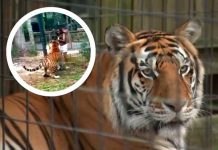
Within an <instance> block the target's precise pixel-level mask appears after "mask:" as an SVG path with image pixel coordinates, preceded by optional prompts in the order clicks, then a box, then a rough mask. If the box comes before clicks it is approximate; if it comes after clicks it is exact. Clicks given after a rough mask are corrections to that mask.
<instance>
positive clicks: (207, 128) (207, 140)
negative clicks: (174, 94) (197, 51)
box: [203, 0, 212, 149]
mask: <svg viewBox="0 0 218 150" xmlns="http://www.w3.org/2000/svg"><path fill="white" fill-rule="evenodd" d="M203 3H204V11H205V13H204V14H205V16H204V27H205V29H204V31H205V32H204V37H206V39H204V47H205V51H206V52H205V56H206V57H207V58H206V59H208V58H210V57H211V52H210V49H209V46H210V45H209V44H210V43H209V35H208V34H210V33H209V32H210V30H209V25H208V17H209V15H208V12H209V4H208V0H204V1H203ZM207 63H208V65H210V66H209V67H207V71H208V75H207V78H206V83H205V92H206V93H208V94H209V95H210V93H211V86H210V82H211V77H212V74H211V73H212V69H211V63H212V62H211V59H209V60H207ZM210 103H211V102H209V106H207V109H208V108H210V106H211V104H210ZM209 111H210V113H212V112H211V110H210V109H209ZM210 127H211V117H210V116H207V117H206V121H205V137H207V138H205V139H204V141H205V143H204V144H205V145H204V146H205V147H207V148H208V149H211V148H210V141H211V131H210V130H211V129H210Z"/></svg>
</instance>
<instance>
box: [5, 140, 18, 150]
mask: <svg viewBox="0 0 218 150" xmlns="http://www.w3.org/2000/svg"><path fill="white" fill-rule="evenodd" d="M6 144H7V146H8V147H9V149H10V150H16V149H15V148H14V147H13V146H12V145H11V144H10V143H9V142H8V141H6Z"/></svg>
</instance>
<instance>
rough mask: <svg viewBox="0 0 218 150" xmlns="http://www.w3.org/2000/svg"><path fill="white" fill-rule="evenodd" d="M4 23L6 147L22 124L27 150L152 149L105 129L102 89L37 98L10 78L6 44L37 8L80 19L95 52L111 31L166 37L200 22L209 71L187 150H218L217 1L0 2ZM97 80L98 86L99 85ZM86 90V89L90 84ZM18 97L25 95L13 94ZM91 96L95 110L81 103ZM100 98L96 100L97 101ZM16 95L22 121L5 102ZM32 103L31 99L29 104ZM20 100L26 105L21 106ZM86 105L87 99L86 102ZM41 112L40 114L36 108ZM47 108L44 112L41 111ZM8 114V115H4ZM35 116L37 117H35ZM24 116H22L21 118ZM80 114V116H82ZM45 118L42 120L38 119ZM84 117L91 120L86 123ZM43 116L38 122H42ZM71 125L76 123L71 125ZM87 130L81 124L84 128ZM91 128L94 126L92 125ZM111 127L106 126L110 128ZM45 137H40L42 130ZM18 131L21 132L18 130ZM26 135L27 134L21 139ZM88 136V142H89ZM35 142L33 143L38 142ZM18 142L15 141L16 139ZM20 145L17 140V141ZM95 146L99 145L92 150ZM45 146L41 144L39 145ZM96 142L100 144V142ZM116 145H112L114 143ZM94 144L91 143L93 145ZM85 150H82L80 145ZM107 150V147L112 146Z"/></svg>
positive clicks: (1, 75) (0, 82) (0, 76)
mask: <svg viewBox="0 0 218 150" xmlns="http://www.w3.org/2000/svg"><path fill="white" fill-rule="evenodd" d="M0 6H1V9H0V10H1V14H0V15H1V17H0V31H1V32H0V58H1V60H0V93H1V113H0V114H1V128H2V129H1V133H2V134H1V136H2V138H1V139H2V143H6V142H7V139H6V136H5V134H9V133H8V132H9V131H8V128H7V127H8V126H10V127H12V128H13V129H14V128H16V123H17V122H19V123H20V124H23V125H24V126H25V129H23V130H22V131H16V132H15V131H14V133H15V135H22V136H24V137H22V138H24V139H23V140H20V139H17V140H18V141H22V142H24V143H22V142H21V143H20V145H25V146H24V147H23V149H28V150H31V149H33V148H32V147H31V145H32V144H33V143H34V142H35V143H37V142H39V143H38V144H39V145H40V144H41V145H42V146H43V144H44V145H46V144H45V143H43V140H40V139H43V137H46V138H47V139H49V140H48V141H46V142H47V145H48V149H51V150H54V149H57V150H59V149H67V148H68V149H69V148H71V149H99V150H101V149H107V146H108V143H107V142H106V141H107V140H111V139H113V140H114V141H115V142H114V141H113V142H110V144H113V143H116V142H118V143H122V144H120V145H121V146H119V147H114V149H125V150H126V149H127V150H128V149H140V146H139V147H135V148H133V147H134V144H133V143H134V142H138V143H141V144H142V145H143V144H145V145H146V144H147V143H151V142H152V141H150V140H149V139H146V140H145V139H143V140H142V139H140V138H135V137H131V136H130V137H129V136H123V135H120V134H118V133H114V132H112V131H111V130H110V129H108V127H107V126H106V127H105V122H104V121H105V120H104V118H105V116H104V113H103V107H102V102H101V98H102V95H101V92H104V91H103V90H102V89H96V88H95V87H91V86H90V85H86V86H83V87H81V88H80V89H79V90H78V91H76V92H72V93H70V94H68V95H66V96H63V97H55V98H48V97H47V98H46V97H40V96H36V95H33V94H31V93H29V92H28V91H27V90H25V89H23V88H22V87H21V86H20V85H19V84H18V83H17V82H16V81H15V79H14V77H13V76H12V75H11V73H10V71H9V69H8V66H7V62H6V42H7V39H8V36H9V33H10V31H11V29H12V27H13V25H14V24H15V23H16V22H17V21H18V20H19V19H20V18H21V17H22V16H24V15H25V14H26V13H28V12H30V11H31V10H34V9H36V8H41V7H46V6H55V7H62V8H65V9H67V10H70V11H72V12H74V13H75V14H77V15H79V16H80V17H81V18H82V19H83V20H84V21H85V22H86V23H87V25H88V26H89V27H90V29H91V31H92V33H93V36H94V38H95V42H96V46H97V52H100V51H103V50H104V49H105V44H104V32H105V29H106V28H107V26H110V25H111V24H115V23H119V24H122V25H125V26H126V27H128V28H129V29H130V30H131V31H134V32H137V31H141V30H150V29H157V30H163V31H168V32H173V30H174V29H175V28H176V27H177V26H178V25H180V24H181V23H182V22H184V21H185V20H187V19H190V18H198V19H200V20H201V21H202V22H203V33H202V36H201V38H200V40H199V41H198V42H197V43H196V47H197V48H198V49H199V53H200V57H201V58H202V60H203V63H204V66H205V68H206V75H205V82H204V100H203V101H204V102H203V108H202V109H203V110H202V115H201V117H199V119H198V120H199V121H197V122H196V123H195V124H194V125H193V126H192V127H191V128H190V129H189V132H188V136H187V142H186V143H187V149H189V150H195V149H196V150H201V149H202V150H206V149H208V150H216V149H218V144H217V142H218V130H217V127H218V117H217V115H216V114H217V112H218V95H217V94H218V87H217V81H218V69H217V63H218V61H217V56H218V38H217V36H216V33H217V32H218V26H217V24H218V19H217V18H218V1H217V0H183V1H176V0H115V1H110V0H83V1H82V2H81V1H79V0H62V1H61V0H22V1H19V0H1V1H0ZM102 70H103V68H101V66H100V67H99V68H98V70H97V78H98V79H99V80H100V79H101V78H102V77H101V71H102ZM99 80H96V85H98V84H99V83H98V82H100V81H99ZM87 84H88V83H87ZM18 92H23V93H25V94H24V95H22V94H20V93H19V94H15V93H18ZM85 92H87V93H89V95H90V97H92V96H93V97H97V98H96V99H98V100H99V101H98V106H92V105H93V104H91V103H90V104H89V101H84V102H81V101H79V100H80V97H79V95H81V94H83V93H85ZM94 93H98V95H97V96H96V95H94ZM12 94H15V96H17V97H18V99H16V101H17V102H16V105H17V107H18V108H19V107H24V108H25V109H22V111H23V112H22V113H23V115H18V117H17V115H15V114H13V113H10V109H11V108H10V103H11V101H13V100H12V99H10V98H9V100H8V99H7V101H5V99H6V98H5V96H7V95H12ZM30 97H33V98H31V99H30ZM21 99H22V100H21ZM84 99H86V97H85V98H84ZM86 105H89V106H90V107H91V109H95V110H96V114H89V112H88V110H86V109H87V108H86ZM37 107H38V108H40V109H38V108H37ZM43 108H44V109H43ZM5 112H8V114H10V115H5ZM35 112H37V113H36V114H35ZM20 113H21V112H20ZM80 113H82V114H80ZM40 115H41V116H40ZM83 115H87V116H86V118H90V119H86V120H85V119H84V120H83ZM38 116H40V118H38ZM69 120H73V121H72V122H70V121H69ZM81 122H82V123H83V124H82V123H81ZM93 122H95V123H94V124H93ZM106 123H107V122H106ZM37 127H39V128H40V130H42V131H43V135H41V134H37V131H38V130H39V128H37ZM17 128H19V127H17ZM20 132H22V133H23V134H21V133H20ZM85 135H86V136H85ZM34 136H37V137H35V139H37V140H38V141H37V140H34V141H33V142H30V141H31V139H33V138H34ZM15 137H16V136H15ZM14 139H16V138H14ZM63 139H65V141H70V142H69V143H70V144H69V143H68V145H67V146H66V147H58V146H57V145H56V143H60V146H61V145H62V144H63V145H64V144H66V143H64V142H60V141H63ZM92 140H94V141H95V142H93V143H95V144H94V145H92ZM40 141H42V143H40ZM96 141H97V142H96ZM111 141H112V140H111ZM89 142H90V143H89ZM84 144H85V145H87V146H86V147H83V146H82V145H84ZM110 144H109V145H110ZM0 146H1V148H0V149H3V150H4V149H7V148H9V149H10V147H8V146H7V144H3V145H0Z"/></svg>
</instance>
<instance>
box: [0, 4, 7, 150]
mask: <svg viewBox="0 0 218 150" xmlns="http://www.w3.org/2000/svg"><path fill="white" fill-rule="evenodd" d="M0 4H1V14H0V15H1V17H0V55H1V58H3V57H4V46H3V41H4V26H3V25H5V24H4V23H3V21H4V20H3V17H4V10H5V9H6V7H4V6H3V5H4V2H3V1H0ZM0 65H1V67H0V73H1V77H0V88H1V90H0V91H1V105H2V108H1V109H2V111H3V113H4V112H5V104H4V88H3V87H4V61H3V59H1V64H0ZM1 117H2V141H1V142H2V149H3V150H4V149H5V118H4V116H1Z"/></svg>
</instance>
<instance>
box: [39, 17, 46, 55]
mask: <svg viewBox="0 0 218 150" xmlns="http://www.w3.org/2000/svg"><path fill="white" fill-rule="evenodd" d="M37 20H38V23H39V31H40V41H41V42H42V48H43V54H44V56H46V55H47V50H46V37H45V30H44V21H43V17H42V14H38V15H37Z"/></svg>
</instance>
